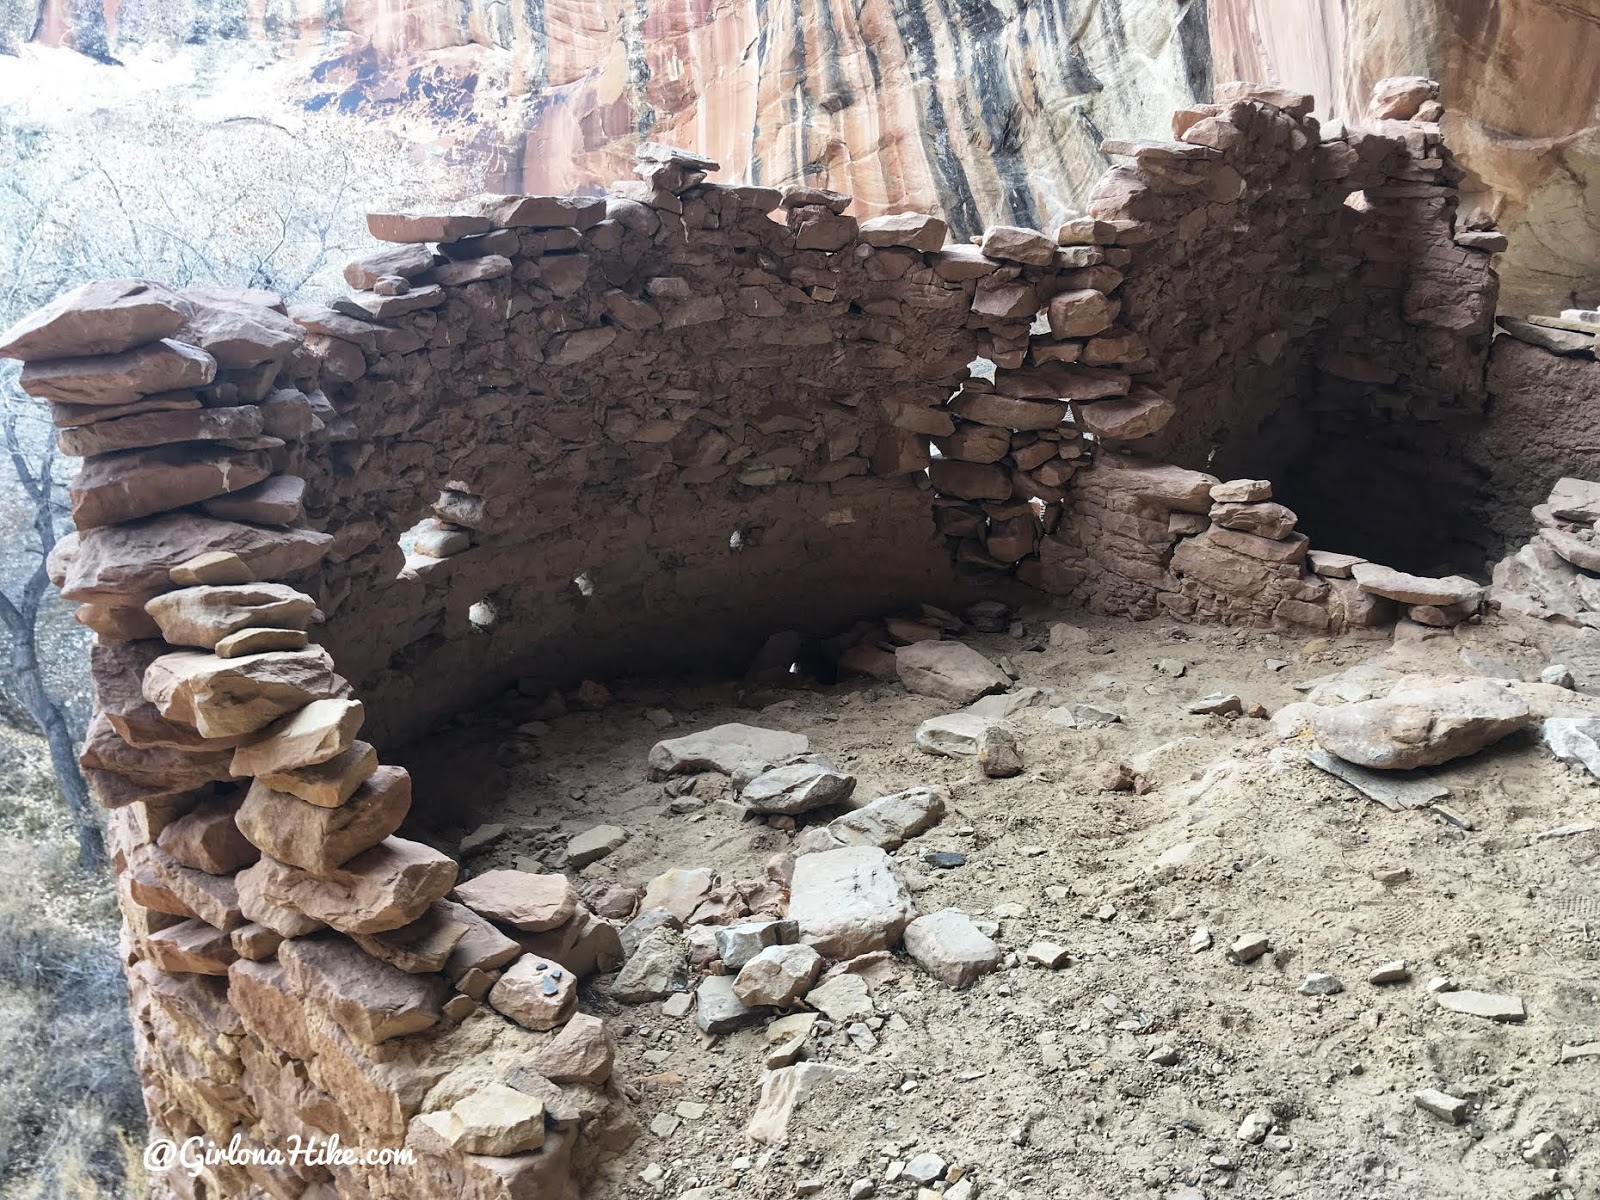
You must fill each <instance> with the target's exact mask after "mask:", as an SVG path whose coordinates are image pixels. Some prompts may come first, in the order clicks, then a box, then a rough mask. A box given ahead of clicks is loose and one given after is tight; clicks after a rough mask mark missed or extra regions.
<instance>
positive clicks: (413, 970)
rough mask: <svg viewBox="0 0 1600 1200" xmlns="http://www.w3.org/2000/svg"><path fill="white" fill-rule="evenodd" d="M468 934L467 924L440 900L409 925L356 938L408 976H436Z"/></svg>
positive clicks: (374, 953)
mask: <svg viewBox="0 0 1600 1200" xmlns="http://www.w3.org/2000/svg"><path fill="white" fill-rule="evenodd" d="M467 933H468V927H467V924H466V923H465V922H464V921H457V920H455V919H454V918H452V917H451V916H450V913H449V911H448V910H447V909H445V908H444V907H443V906H442V902H441V904H435V905H434V906H433V907H431V908H430V909H428V911H427V912H425V913H423V914H422V916H420V917H418V918H417V919H416V920H415V921H412V922H411V923H410V924H409V925H402V926H400V928H399V929H390V930H386V931H384V932H383V933H360V934H356V935H355V938H354V940H355V943H356V945H358V946H360V947H361V948H362V949H363V950H365V951H366V952H367V953H368V954H370V955H372V957H373V958H376V959H381V960H382V961H384V962H386V963H388V964H389V965H390V966H392V967H397V968H398V969H400V970H402V971H404V972H406V973H407V974H408V975H436V974H438V973H439V972H441V971H443V970H444V969H445V964H446V963H447V962H449V961H450V956H451V955H452V954H453V953H455V949H456V947H457V946H458V945H460V944H461V940H462V939H463V938H464V937H466V935H467Z"/></svg>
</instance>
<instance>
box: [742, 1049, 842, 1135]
mask: <svg viewBox="0 0 1600 1200" xmlns="http://www.w3.org/2000/svg"><path fill="white" fill-rule="evenodd" d="M853 1074H855V1072H854V1071H851V1070H849V1069H847V1068H845V1067H838V1066H834V1065H833V1064H831V1063H817V1062H801V1063H795V1064H794V1065H793V1066H791V1067H782V1068H780V1069H778V1070H776V1071H768V1072H767V1073H766V1074H765V1075H764V1076H762V1079H761V1096H760V1099H759V1100H758V1101H757V1102H756V1107H755V1111H754V1112H752V1113H751V1114H750V1121H749V1124H747V1125H746V1126H745V1136H746V1137H748V1138H750V1139H751V1140H752V1141H756V1142H765V1143H768V1144H772V1145H777V1144H780V1143H783V1142H786V1141H787V1140H788V1138H789V1122H790V1120H792V1119H793V1117H794V1113H795V1110H796V1109H798V1108H801V1107H803V1106H804V1105H805V1102H806V1100H807V1099H809V1098H810V1097H811V1096H812V1095H814V1094H815V1093H816V1091H817V1089H818V1088H820V1087H822V1086H823V1085H824V1084H827V1083H830V1082H833V1081H835V1080H839V1079H845V1078H848V1077H849V1076H851V1075H853Z"/></svg>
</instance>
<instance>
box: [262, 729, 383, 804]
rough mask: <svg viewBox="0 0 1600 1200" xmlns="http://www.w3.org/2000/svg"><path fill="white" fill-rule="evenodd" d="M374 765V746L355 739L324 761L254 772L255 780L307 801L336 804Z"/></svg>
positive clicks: (359, 784)
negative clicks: (307, 765)
mask: <svg viewBox="0 0 1600 1200" xmlns="http://www.w3.org/2000/svg"><path fill="white" fill-rule="evenodd" d="M377 769H378V752H377V750H375V749H374V748H373V747H372V746H371V745H369V744H368V743H366V742H363V741H359V740H358V741H354V742H351V743H350V745H349V746H348V747H347V748H346V749H345V750H344V751H342V752H341V753H339V754H336V755H335V756H334V757H332V758H330V759H328V760H327V761H326V762H321V763H317V764H315V765H313V766H309V767H297V768H296V769H295V770H293V771H273V772H268V773H266V774H262V775H258V776H257V777H256V782H257V783H258V784H261V785H263V786H265V787H269V788H271V789H272V790H273V791H275V792H284V793H287V794H288V795H290V796H294V797H296V798H297V799H300V800H304V801H305V802H306V803H307V804H315V805H317V806H319V807H321V808H338V807H339V806H340V805H341V804H344V803H345V802H346V801H348V800H349V799H350V797H351V796H353V795H355V793H356V789H357V788H359V787H360V786H361V785H362V783H364V782H365V781H366V780H367V778H368V777H369V776H370V775H371V774H372V773H373V772H374V771H375V770H377Z"/></svg>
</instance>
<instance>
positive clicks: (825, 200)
mask: <svg viewBox="0 0 1600 1200" xmlns="http://www.w3.org/2000/svg"><path fill="white" fill-rule="evenodd" d="M850 200H851V198H850V197H849V196H846V195H845V194H844V193H843V192H830V191H828V190H827V189H826V188H818V187H806V186H804V185H801V184H790V185H789V186H788V187H785V188H784V189H783V191H782V193H781V194H780V196H779V199H778V204H779V206H780V207H782V208H786V209H790V208H807V207H812V206H816V207H821V208H825V209H827V210H828V211H829V212H831V213H834V214H836V215H837V214H839V213H842V212H844V210H845V209H847V208H849V207H850Z"/></svg>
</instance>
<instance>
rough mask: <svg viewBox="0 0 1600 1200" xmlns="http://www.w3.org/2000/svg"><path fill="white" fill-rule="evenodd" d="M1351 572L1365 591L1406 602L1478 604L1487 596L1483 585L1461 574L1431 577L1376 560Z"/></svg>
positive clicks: (1361, 564) (1354, 567) (1358, 565)
mask: <svg viewBox="0 0 1600 1200" xmlns="http://www.w3.org/2000/svg"><path fill="white" fill-rule="evenodd" d="M1350 574H1351V578H1353V579H1354V580H1355V581H1356V584H1357V585H1358V586H1359V587H1360V588H1361V590H1362V591H1363V592H1370V593H1372V594H1373V595H1375V596H1384V597H1386V598H1388V599H1390V600H1398V601H1399V602H1400V603H1402V604H1437V605H1451V604H1470V605H1474V606H1476V605H1477V604H1478V603H1480V602H1481V601H1482V599H1483V588H1482V587H1481V586H1480V585H1479V584H1476V583H1474V582H1472V580H1470V579H1465V578H1463V577H1461V576H1460V575H1451V576H1448V577H1447V578H1444V579H1429V578H1426V577H1424V576H1421V575H1408V574H1406V573H1405V572H1404V571H1396V570H1395V569H1394V568H1393V567H1385V566H1380V565H1379V564H1378V563H1373V562H1361V563H1355V564H1353V565H1352V566H1351V568H1350Z"/></svg>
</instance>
